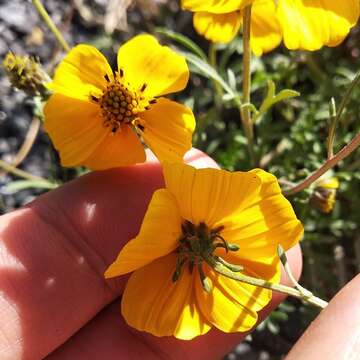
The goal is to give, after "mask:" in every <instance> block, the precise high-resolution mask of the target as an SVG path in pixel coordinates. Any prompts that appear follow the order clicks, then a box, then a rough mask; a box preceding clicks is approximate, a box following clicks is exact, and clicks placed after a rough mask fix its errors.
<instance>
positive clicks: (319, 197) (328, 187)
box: [310, 177, 340, 214]
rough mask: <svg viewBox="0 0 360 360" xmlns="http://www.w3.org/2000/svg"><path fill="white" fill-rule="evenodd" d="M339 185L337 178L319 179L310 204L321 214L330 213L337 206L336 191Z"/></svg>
mask: <svg viewBox="0 0 360 360" xmlns="http://www.w3.org/2000/svg"><path fill="white" fill-rule="evenodd" d="M339 185H340V184H339V180H338V179H337V178H336V177H331V178H324V179H319V180H318V181H317V182H316V183H315V189H314V191H313V193H312V194H311V197H310V203H311V204H312V205H313V206H314V207H315V208H316V209H318V210H320V211H321V212H323V213H325V214H328V213H330V212H331V211H332V210H333V208H334V205H335V201H336V191H337V189H338V188H339Z"/></svg>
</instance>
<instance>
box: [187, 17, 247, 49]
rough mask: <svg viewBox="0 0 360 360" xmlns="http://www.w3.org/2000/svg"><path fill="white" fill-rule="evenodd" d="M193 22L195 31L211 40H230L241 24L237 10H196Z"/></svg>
mask: <svg viewBox="0 0 360 360" xmlns="http://www.w3.org/2000/svg"><path fill="white" fill-rule="evenodd" d="M193 23H194V27H195V29H196V31H197V32H198V33H199V34H200V35H203V36H204V37H205V38H206V39H208V40H210V41H212V42H216V43H217V42H219V43H227V42H230V41H231V40H232V39H233V38H234V37H235V36H236V34H237V33H238V31H239V28H240V25H241V15H240V12H239V11H235V12H231V13H228V14H212V13H208V12H197V13H195V14H194V17H193Z"/></svg>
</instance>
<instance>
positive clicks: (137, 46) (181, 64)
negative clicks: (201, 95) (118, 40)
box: [118, 35, 189, 97]
mask: <svg viewBox="0 0 360 360" xmlns="http://www.w3.org/2000/svg"><path fill="white" fill-rule="evenodd" d="M118 67H119V69H122V70H123V71H124V77H125V79H126V81H127V82H129V83H130V85H131V87H132V88H134V90H139V89H141V87H142V86H143V84H146V89H145V91H143V93H144V95H145V96H147V97H154V96H159V95H165V94H169V93H173V92H176V91H180V90H182V89H184V88H185V86H186V84H187V82H188V79H189V69H188V66H187V64H186V61H185V58H184V57H183V56H181V55H179V54H177V53H176V52H175V51H173V50H171V49H170V48H169V47H167V46H161V45H160V44H159V43H158V41H157V40H156V39H155V38H154V37H153V36H151V35H138V36H135V37H134V38H132V39H131V40H129V41H128V42H127V43H126V44H124V45H122V46H121V47H120V49H119V52H118Z"/></svg>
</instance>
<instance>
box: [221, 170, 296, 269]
mask: <svg viewBox="0 0 360 360" xmlns="http://www.w3.org/2000/svg"><path fill="white" fill-rule="evenodd" d="M249 174H253V175H256V176H257V178H258V179H259V180H260V181H261V185H260V186H258V187H257V189H256V191H255V192H253V193H252V194H251V195H250V196H249V197H248V198H247V200H245V201H244V202H245V203H246V207H245V208H242V209H239V210H236V211H234V212H233V213H231V214H229V215H228V216H226V217H224V218H223V219H221V220H219V222H218V223H217V224H216V226H218V225H220V224H221V225H223V226H224V230H223V231H222V232H221V236H223V237H224V238H225V239H226V240H227V241H228V242H230V243H236V244H238V245H239V247H240V250H239V251H237V252H236V253H234V255H233V256H236V257H238V258H239V259H242V258H244V259H255V260H256V261H260V262H264V263H269V262H272V261H273V257H274V254H276V251H277V245H278V244H281V245H282V247H283V248H284V249H285V250H287V249H289V248H291V247H292V246H294V245H295V244H296V243H297V242H298V241H299V240H300V238H301V236H302V234H303V226H302V225H301V223H300V221H299V220H298V219H297V218H296V215H295V213H294V210H293V208H292V206H291V204H290V203H289V201H288V200H287V199H286V198H285V197H284V196H283V195H282V194H281V190H280V187H279V185H278V183H277V180H276V178H275V176H273V175H271V174H269V173H267V172H265V171H263V170H260V169H256V170H252V171H250V172H249ZM239 261H240V260H239Z"/></svg>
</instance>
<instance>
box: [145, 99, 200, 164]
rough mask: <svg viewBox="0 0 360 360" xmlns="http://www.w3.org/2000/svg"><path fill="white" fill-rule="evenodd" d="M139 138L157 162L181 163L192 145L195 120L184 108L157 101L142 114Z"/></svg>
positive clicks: (160, 100) (165, 101)
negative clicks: (141, 129)
mask: <svg viewBox="0 0 360 360" xmlns="http://www.w3.org/2000/svg"><path fill="white" fill-rule="evenodd" d="M139 116H140V118H141V119H142V121H141V123H142V124H143V126H144V131H143V132H142V137H143V139H144V141H145V143H146V145H148V146H149V148H150V149H151V150H152V151H153V152H154V153H155V155H156V157H157V158H158V159H159V160H160V161H164V160H168V161H172V162H179V161H181V162H182V158H183V156H184V154H185V152H186V151H188V150H189V149H190V148H191V145H192V133H193V131H194V129H195V118H194V115H193V113H192V111H191V110H190V109H189V108H187V107H186V106H184V105H181V104H178V103H176V102H174V101H171V100H168V99H165V98H160V99H158V102H157V104H155V105H153V106H152V107H151V109H150V110H147V111H144V112H143V113H141V114H140V115H139Z"/></svg>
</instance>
